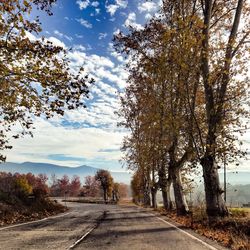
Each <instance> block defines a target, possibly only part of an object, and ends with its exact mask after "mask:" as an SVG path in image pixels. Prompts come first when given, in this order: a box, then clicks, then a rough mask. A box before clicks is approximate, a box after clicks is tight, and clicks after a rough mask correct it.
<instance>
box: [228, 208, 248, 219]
mask: <svg viewBox="0 0 250 250" xmlns="http://www.w3.org/2000/svg"><path fill="white" fill-rule="evenodd" d="M229 213H230V215H231V216H232V217H237V218H242V217H250V208H238V207H235V208H229Z"/></svg>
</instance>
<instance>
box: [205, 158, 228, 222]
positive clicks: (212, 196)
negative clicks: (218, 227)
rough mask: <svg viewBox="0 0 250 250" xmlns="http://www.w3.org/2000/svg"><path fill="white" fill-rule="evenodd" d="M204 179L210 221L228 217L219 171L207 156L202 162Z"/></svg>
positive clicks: (212, 160)
mask: <svg viewBox="0 0 250 250" xmlns="http://www.w3.org/2000/svg"><path fill="white" fill-rule="evenodd" d="M201 165H202V168H203V177H204V187H205V194H206V209H207V215H208V217H209V221H210V222H213V221H216V220H218V217H225V216H227V215H228V210H227V207H226V205H225V202H224V200H223V199H222V196H221V194H222V193H223V191H222V189H221V188H220V182H219V175H218V169H217V167H216V165H215V162H214V159H213V157H212V156H211V155H210V156H205V157H204V158H203V159H202V160H201Z"/></svg>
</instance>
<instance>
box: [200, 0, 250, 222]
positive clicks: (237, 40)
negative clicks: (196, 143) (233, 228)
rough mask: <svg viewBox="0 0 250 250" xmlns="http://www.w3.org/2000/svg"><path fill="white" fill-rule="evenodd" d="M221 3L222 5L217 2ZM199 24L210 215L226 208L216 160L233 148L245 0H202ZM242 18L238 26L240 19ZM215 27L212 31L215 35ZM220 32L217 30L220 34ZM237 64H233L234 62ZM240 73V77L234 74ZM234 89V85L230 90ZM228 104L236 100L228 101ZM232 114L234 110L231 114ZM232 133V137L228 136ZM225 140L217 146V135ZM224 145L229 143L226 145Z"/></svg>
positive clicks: (241, 70)
mask: <svg viewBox="0 0 250 250" xmlns="http://www.w3.org/2000/svg"><path fill="white" fill-rule="evenodd" d="M222 6H223V7H222ZM201 7H202V9H203V13H202V14H203V15H202V16H203V27H202V34H203V40H202V58H201V72H202V81H203V86H204V93H205V107H206V126H207V131H206V134H205V143H204V145H205V146H204V147H203V152H202V156H201V160H200V162H201V165H202V167H203V176H204V185H205V191H206V204H207V214H208V216H209V217H210V220H212V221H213V220H216V219H217V217H223V216H225V215H227V214H228V211H227V208H226V206H225V202H224V200H223V199H222V197H221V194H222V193H223V191H222V190H221V188H220V184H219V176H218V166H217V162H218V161H220V159H221V158H222V155H223V154H221V153H223V151H224V153H225V151H229V154H230V151H231V152H235V150H234V146H233V144H234V143H232V142H234V140H235V136H233V134H232V132H230V131H232V129H230V127H231V128H232V127H234V126H235V125H239V115H240V114H242V108H241V107H240V106H239V105H240V104H239V100H242V97H243V95H244V93H245V91H246V89H247V85H246V81H245V79H244V77H243V76H244V74H243V73H244V70H245V69H244V67H245V66H244V60H245V59H244V55H243V53H245V51H246V49H247V47H246V43H245V42H246V41H247V38H248V37H249V34H250V32H249V26H250V22H249V4H248V3H247V1H244V0H238V1H228V2H226V3H225V1H212V0H209V1H204V2H201ZM242 17H243V18H244V22H243V23H242V27H240V19H241V18H242ZM215 32H216V34H217V36H216V39H215V35H214V34H215ZM223 33H224V36H223V37H222V36H219V37H218V34H223ZM236 64H237V65H238V67H237V66H236ZM239 75H241V78H242V79H243V80H238V79H237V76H239ZM235 90H236V91H235ZM232 104H233V105H235V104H236V105H237V106H236V110H235V108H234V107H235V106H234V107H233V106H232ZM232 114H233V115H232ZM230 137H231V138H230ZM221 140H222V141H223V143H224V145H223V146H221V144H220V141H221ZM228 145H229V147H227V146H228Z"/></svg>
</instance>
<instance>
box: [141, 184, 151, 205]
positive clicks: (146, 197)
mask: <svg viewBox="0 0 250 250" xmlns="http://www.w3.org/2000/svg"><path fill="white" fill-rule="evenodd" d="M143 205H144V206H145V207H150V206H151V201H150V187H149V185H146V186H145V187H144V190H143Z"/></svg>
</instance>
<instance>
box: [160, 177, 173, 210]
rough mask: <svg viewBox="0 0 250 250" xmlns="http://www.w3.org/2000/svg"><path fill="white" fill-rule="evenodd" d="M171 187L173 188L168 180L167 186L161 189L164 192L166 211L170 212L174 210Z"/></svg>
mask: <svg viewBox="0 0 250 250" xmlns="http://www.w3.org/2000/svg"><path fill="white" fill-rule="evenodd" d="M170 187H171V181H170V180H168V181H167V183H166V185H164V186H162V187H161V190H162V199H163V205H164V208H165V210H167V211H170V210H172V209H173V205H172V201H171V197H170Z"/></svg>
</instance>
